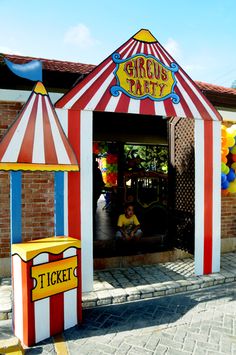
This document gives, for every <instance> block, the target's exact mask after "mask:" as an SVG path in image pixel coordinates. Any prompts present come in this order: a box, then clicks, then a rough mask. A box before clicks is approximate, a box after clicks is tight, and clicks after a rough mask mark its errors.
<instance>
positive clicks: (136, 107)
mask: <svg viewBox="0 0 236 355" xmlns="http://www.w3.org/2000/svg"><path fill="white" fill-rule="evenodd" d="M128 113H140V100H136V99H130V102H129V107H128Z"/></svg>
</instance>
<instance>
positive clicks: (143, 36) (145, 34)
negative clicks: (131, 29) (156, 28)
mask: <svg viewBox="0 0 236 355" xmlns="http://www.w3.org/2000/svg"><path fill="white" fill-rule="evenodd" d="M133 38H134V39H136V40H137V41H140V42H148V43H153V42H157V39H156V38H155V37H154V36H153V35H152V33H151V32H150V31H149V30H144V29H142V30H140V31H139V32H137V33H136V35H134V37H133Z"/></svg>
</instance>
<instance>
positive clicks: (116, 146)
mask: <svg viewBox="0 0 236 355" xmlns="http://www.w3.org/2000/svg"><path fill="white" fill-rule="evenodd" d="M167 131H168V129H167V120H166V119H163V118H162V117H153V116H143V115H134V114H132V115H131V114H130V115H128V114H114V113H112V114H110V113H103V112H94V119H93V141H94V147H95V150H94V158H95V159H96V160H97V161H98V162H99V165H100V169H101V170H102V172H103V177H104V180H105V181H104V182H105V184H106V186H105V187H104V189H103V191H102V195H101V198H100V199H99V201H98V208H97V212H96V215H95V216H94V222H95V228H94V257H109V256H115V255H131V254H136V253H146V252H157V251H163V250H170V249H171V248H172V245H171V243H170V241H169V235H168V155H169V152H168V132H167ZM106 150H107V152H106ZM105 157H106V158H107V160H109V161H113V162H115V164H113V170H114V171H112V174H111V175H112V179H109V181H107V179H108V176H106V174H105V173H106V168H104V165H103V163H102V160H104V158H105ZM108 165H109V164H108ZM110 165H112V164H110ZM111 180H112V181H111ZM129 199H132V201H133V202H134V205H135V214H136V215H137V217H138V219H139V221H140V223H141V228H142V230H143V233H144V234H143V237H142V238H141V239H140V240H139V241H138V242H137V243H129V242H126V241H125V242H124V243H117V242H116V241H115V233H116V225H117V219H118V216H119V214H121V213H122V212H123V210H124V203H125V202H127V201H129Z"/></svg>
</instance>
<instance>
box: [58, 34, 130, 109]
mask: <svg viewBox="0 0 236 355" xmlns="http://www.w3.org/2000/svg"><path fill="white" fill-rule="evenodd" d="M133 42H134V40H131V41H129V42H128V43H127V45H126V46H125V47H124V48H122V50H121V51H120V52H119V53H120V54H121V53H123V52H124V51H125V50H126V48H127V47H129V46H130V45H131V43H133ZM111 63H113V61H112V60H109V62H108V63H107V64H106V65H105V66H104V68H102V69H101V70H100V71H99V72H98V73H97V74H96V75H95V76H94V77H93V78H92V79H91V80H89V82H88V83H87V84H86V85H84V86H83V87H82V88H81V89H80V90H79V91H78V92H77V93H76V94H75V95H74V96H73V97H72V98H71V99H70V100H69V101H68V102H67V103H66V104H65V106H64V108H67V109H69V108H71V107H72V106H73V105H74V103H75V102H76V101H77V100H78V99H79V98H80V97H81V96H82V95H83V93H85V91H87V90H88V88H89V87H90V86H91V85H92V84H93V83H94V82H95V81H96V80H97V79H98V78H99V77H100V76H101V75H102V73H103V72H104V71H105V70H106V69H107V68H108V67H109V66H110V65H111Z"/></svg>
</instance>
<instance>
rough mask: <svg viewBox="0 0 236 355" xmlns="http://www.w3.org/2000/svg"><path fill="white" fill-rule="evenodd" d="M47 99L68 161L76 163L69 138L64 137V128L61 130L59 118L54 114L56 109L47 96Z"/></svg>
mask: <svg viewBox="0 0 236 355" xmlns="http://www.w3.org/2000/svg"><path fill="white" fill-rule="evenodd" d="M47 99H48V102H49V106H50V108H51V114H52V115H53V117H54V121H55V123H56V126H57V128H58V131H59V133H60V136H61V139H62V142H63V145H64V148H65V150H66V152H67V155H68V157H69V160H70V163H71V164H78V163H77V159H76V156H75V153H74V151H73V149H72V146H71V145H70V140H68V139H67V137H66V135H65V132H64V130H63V128H62V126H61V124H60V121H59V119H58V116H57V114H56V111H55V110H54V108H53V105H52V103H51V100H50V98H49V97H48V98H47Z"/></svg>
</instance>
